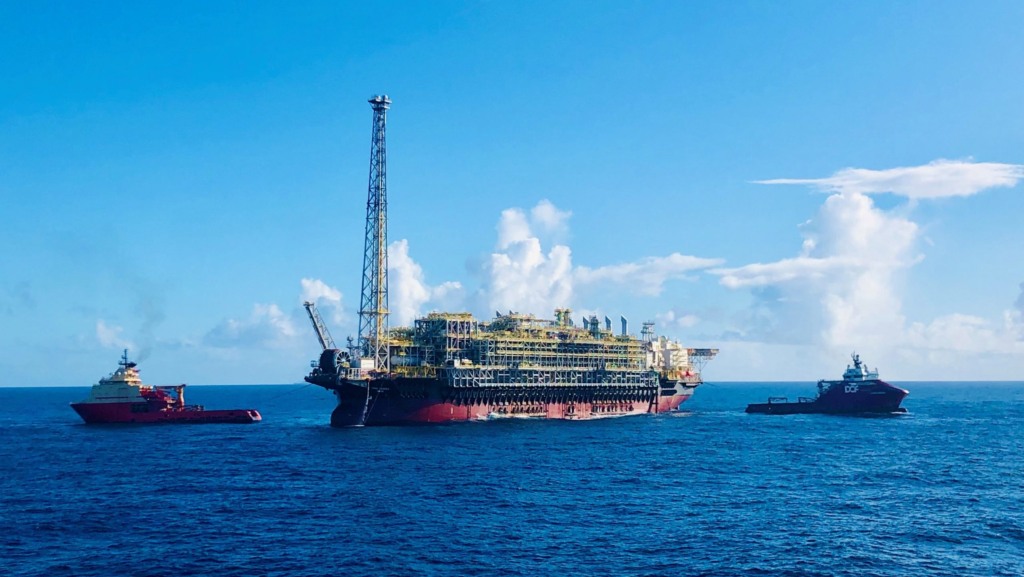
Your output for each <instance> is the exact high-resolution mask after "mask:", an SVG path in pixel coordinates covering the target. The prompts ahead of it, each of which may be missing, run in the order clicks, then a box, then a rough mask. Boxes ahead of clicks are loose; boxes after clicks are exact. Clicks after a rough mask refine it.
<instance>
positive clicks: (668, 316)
mask: <svg viewBox="0 0 1024 577" xmlns="http://www.w3.org/2000/svg"><path fill="white" fill-rule="evenodd" d="M655 320H656V321H657V323H658V326H659V327H664V328H667V329H688V328H690V327H693V326H696V325H697V324H698V323H700V317H698V316H697V315H694V314H690V313H685V312H682V311H680V310H676V309H672V310H670V311H668V312H664V313H661V314H658V315H655Z"/></svg>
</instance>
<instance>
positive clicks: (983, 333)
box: [711, 160, 1024, 374]
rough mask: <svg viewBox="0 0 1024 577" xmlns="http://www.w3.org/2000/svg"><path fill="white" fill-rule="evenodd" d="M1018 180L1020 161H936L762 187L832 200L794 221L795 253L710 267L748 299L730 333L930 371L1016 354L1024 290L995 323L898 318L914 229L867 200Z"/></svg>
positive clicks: (969, 190) (959, 317) (960, 191)
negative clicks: (817, 191) (798, 187)
mask: <svg viewBox="0 0 1024 577" xmlns="http://www.w3.org/2000/svg"><path fill="white" fill-rule="evenodd" d="M1022 178H1024V167H1022V166H1020V165H1007V164H994V163H972V162H961V161H946V160H939V161H935V162H932V163H930V164H928V165H925V166H919V167H909V168H896V169H891V170H881V171H872V170H863V169H845V170H842V171H839V172H837V173H836V174H835V175H833V176H832V177H829V178H824V179H779V180H771V181H762V182H763V183H768V184H809V185H812V186H815V187H818V188H822V189H825V190H831V191H835V194H832V195H830V196H829V197H828V198H827V199H826V201H825V203H824V204H823V205H822V207H821V208H820V209H819V211H818V213H817V214H816V215H815V217H814V218H813V219H811V220H809V221H808V222H806V223H804V224H803V225H801V227H800V229H801V233H802V235H803V237H804V238H803V242H802V245H801V249H800V252H799V254H798V255H797V256H796V257H792V258H785V259H781V260H778V261H775V262H768V263H755V264H749V265H745V266H740V267H730V268H724V267H723V268H718V269H715V270H712V271H711V272H712V273H714V274H717V275H719V277H720V283H721V284H722V285H723V286H726V287H729V288H734V289H735V288H749V289H751V291H752V294H753V296H754V304H753V306H752V307H751V309H750V310H749V311H748V312H747V313H746V314H745V315H744V316H743V317H742V318H741V321H740V325H741V328H740V329H737V330H736V331H734V333H735V334H737V335H742V336H741V338H743V339H745V340H750V341H760V342H763V343H789V344H816V345H820V346H824V347H825V349H826V351H828V352H829V353H830V354H831V352H834V351H841V350H844V349H845V350H847V351H849V350H854V349H857V350H866V351H878V352H882V351H884V352H885V354H888V355H889V357H890V360H893V359H894V358H895V357H896V356H899V357H901V358H902V359H904V361H906V362H909V363H911V364H915V363H916V364H917V366H919V367H920V366H923V367H932V368H935V369H937V370H938V368H939V367H943V369H942V370H946V368H947V367H950V366H955V363H957V362H960V361H962V359H963V358H964V356H965V355H984V354H1005V355H1015V354H1020V353H1021V352H1024V351H1022V350H1021V347H1022V346H1024V343H1021V342H1020V341H1021V338H1020V337H1021V335H1022V334H1024V325H1022V324H1021V322H1020V319H1021V317H1022V315H1024V285H1022V287H1021V289H1022V293H1021V294H1022V296H1021V298H1020V299H1019V300H1018V302H1017V303H1016V310H1007V311H1005V313H1004V315H1003V322H1002V325H998V323H994V322H992V321H990V320H988V319H984V318H981V317H978V316H974V315H968V314H961V313H951V314H947V315H943V316H940V317H937V318H935V319H934V320H931V321H930V322H908V321H907V319H905V317H904V312H903V298H904V295H903V294H902V290H901V287H902V282H901V281H902V279H903V276H904V275H905V274H906V273H907V271H908V270H909V269H910V268H911V267H912V266H913V265H914V264H915V263H917V262H919V261H920V260H921V259H922V258H923V256H922V255H921V253H920V252H919V248H920V242H919V241H920V236H921V234H920V227H919V226H918V225H917V224H916V223H915V222H913V221H911V220H910V219H909V218H907V217H906V216H905V215H903V214H902V213H905V212H906V209H905V208H902V207H901V208H897V209H894V210H891V211H884V210H881V209H879V208H878V207H877V206H875V205H874V203H873V201H872V199H871V198H870V197H869V196H867V195H868V194H873V193H879V192H893V193H896V194H899V195H902V196H905V197H908V198H910V199H912V200H914V199H922V198H938V197H948V196H967V195H972V194H976V193H978V192H980V191H982V190H984V189H986V188H991V187H998V186H1003V187H1007V186H1014V185H1016V184H1017V183H1018V181H1020V180H1021V179H1022ZM954 359H956V360H955V361H954ZM939 374H946V373H939Z"/></svg>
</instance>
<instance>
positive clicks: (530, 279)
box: [482, 200, 722, 316]
mask: <svg viewBox="0 0 1024 577" xmlns="http://www.w3.org/2000/svg"><path fill="white" fill-rule="evenodd" d="M571 216H572V213H571V212H570V211H566V210H561V209H559V208H558V207H557V206H555V205H554V204H552V203H551V202H550V201H548V200H542V201H540V202H539V203H537V205H536V206H534V207H533V208H532V209H531V210H530V211H529V213H527V212H526V211H523V210H522V209H519V208H509V209H506V210H504V211H502V213H501V218H500V220H499V221H498V243H497V247H496V250H495V252H494V253H492V254H491V256H490V259H489V260H488V262H487V263H486V265H485V267H484V268H485V269H486V273H487V281H486V284H485V286H484V287H483V290H482V294H483V295H484V297H485V300H486V301H487V305H488V306H489V307H490V308H491V309H493V310H498V311H506V310H514V311H517V312H524V313H533V314H535V315H538V316H546V315H550V314H551V312H552V311H553V310H554V309H555V308H558V307H566V306H570V305H571V304H572V300H573V296H574V293H575V289H576V288H577V287H587V286H599V285H612V284H614V285H620V286H623V287H626V288H627V289H628V290H630V291H631V292H633V293H635V294H640V295H644V296H657V295H659V294H661V292H662V291H663V290H664V286H665V283H666V282H668V281H669V280H672V279H682V278H687V274H686V273H688V272H691V271H695V270H699V269H705V268H708V267H712V266H716V265H719V264H721V263H722V261H721V260H719V259H706V258H699V257H694V256H686V255H682V254H679V253H672V254H670V255H668V256H661V257H645V258H642V259H640V260H638V261H636V262H631V263H621V264H616V265H610V266H603V267H595V268H591V267H586V266H579V267H574V266H573V264H572V250H571V249H570V248H569V247H568V246H567V245H565V244H559V243H554V244H553V246H552V248H551V249H550V250H547V251H545V250H544V243H543V242H542V240H541V238H540V237H541V236H542V234H554V235H555V236H558V235H561V236H565V235H567V234H568V231H569V227H568V221H569V218H570V217H571Z"/></svg>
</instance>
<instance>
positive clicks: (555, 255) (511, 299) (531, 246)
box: [485, 211, 572, 317]
mask: <svg viewBox="0 0 1024 577" xmlns="http://www.w3.org/2000/svg"><path fill="white" fill-rule="evenodd" d="M507 212H508V211H506V213H507ZM504 215H505V213H502V216H503V217H504ZM504 248H505V251H504V252H496V253H494V254H492V255H491V259H490V262H489V263H488V265H487V270H488V272H489V273H490V279H489V284H488V285H487V287H486V288H485V293H486V294H487V297H488V304H489V306H490V308H492V309H495V310H499V311H502V312H504V311H506V310H513V311H515V312H522V313H533V314H536V315H538V316H542V317H544V316H549V315H551V312H552V311H553V310H554V309H555V308H557V307H564V306H567V305H568V304H569V302H570V301H571V300H572V252H571V251H570V250H569V247H567V246H564V245H557V246H555V247H554V248H552V249H551V251H549V252H548V253H547V254H544V251H543V250H542V249H541V245H540V240H539V239H537V238H536V237H531V238H526V239H522V240H519V241H515V242H513V243H511V244H509V245H508V246H506V247H504Z"/></svg>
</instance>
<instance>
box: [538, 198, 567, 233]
mask: <svg viewBox="0 0 1024 577" xmlns="http://www.w3.org/2000/svg"><path fill="white" fill-rule="evenodd" d="M571 216H572V211H569V210H559V209H558V207H557V206H555V205H554V204H552V203H551V201H550V200H547V199H544V200H542V201H540V202H538V203H537V206H535V207H533V209H531V210H530V218H531V221H532V222H533V223H534V224H535V225H536V226H537V227H538V228H540V229H541V230H542V231H543V232H546V233H552V234H566V233H567V232H568V228H569V227H568V223H569V217H571Z"/></svg>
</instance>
